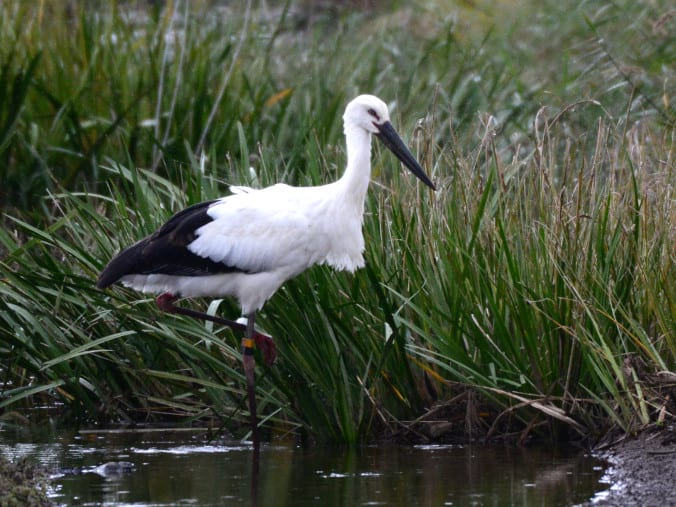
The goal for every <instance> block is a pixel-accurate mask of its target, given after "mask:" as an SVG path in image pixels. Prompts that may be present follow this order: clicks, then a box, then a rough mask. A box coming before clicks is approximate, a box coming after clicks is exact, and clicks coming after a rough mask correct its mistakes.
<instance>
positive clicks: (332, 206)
mask: <svg viewBox="0 0 676 507" xmlns="http://www.w3.org/2000/svg"><path fill="white" fill-rule="evenodd" d="M343 119H344V129H345V138H346V142H347V168H346V169H345V173H344V174H343V176H342V177H341V178H340V179H339V180H338V181H336V182H334V183H330V184H328V185H322V186H317V187H292V186H289V185H285V184H277V185H273V186H270V187H267V188H263V189H260V190H255V189H250V188H248V187H231V190H232V192H233V193H232V194H231V195H228V196H227V197H223V198H221V199H218V200H215V201H210V202H208V203H202V204H198V205H195V206H192V207H190V208H187V209H186V210H184V211H182V212H180V213H178V214H177V215H175V216H174V217H172V219H170V220H169V221H168V222H167V224H165V225H164V226H163V227H162V228H160V229H159V230H158V231H157V232H156V233H155V234H153V235H152V236H149V237H147V238H144V239H143V240H141V241H139V242H138V243H136V244H135V245H132V246H131V247H129V248H128V249H126V250H124V251H123V252H121V253H120V254H118V256H116V257H115V258H114V259H113V260H112V261H111V262H110V264H109V265H108V266H107V267H106V268H105V269H104V271H103V272H102V273H101V276H100V277H99V282H98V286H99V287H107V286H108V285H110V284H112V283H114V282H116V281H120V282H121V283H123V284H124V285H127V286H130V287H133V288H134V289H137V290H140V291H143V292H151V293H160V294H164V293H168V295H169V296H170V297H172V298H175V297H198V296H210V297H222V296H233V297H236V298H237V299H238V300H239V303H240V305H241V308H242V312H243V314H244V315H246V316H248V317H249V318H250V319H251V320H253V316H254V314H255V312H256V311H257V310H259V309H260V308H261V307H262V306H263V304H264V303H265V301H267V300H268V299H269V298H270V297H271V296H272V295H273V294H274V293H275V291H276V290H277V289H279V287H280V286H281V285H282V284H283V283H284V282H285V281H286V280H289V279H290V278H293V277H294V276H296V275H298V274H299V273H301V272H302V271H304V270H305V269H307V268H308V267H310V266H313V265H315V264H329V265H330V266H332V267H334V268H336V269H338V270H347V271H354V270H355V269H358V268H361V267H362V266H363V265H364V257H363V251H364V238H363V235H362V219H363V213H364V200H365V196H366V191H367V188H368V184H369V180H370V175H371V136H372V135H376V136H378V137H379V138H380V139H381V140H382V141H383V142H384V144H385V145H386V146H387V147H388V148H390V149H391V150H392V151H393V152H394V153H395V155H396V156H397V157H398V158H399V159H400V160H401V161H402V162H403V163H404V164H405V165H406V166H407V167H408V168H409V169H410V170H411V171H412V172H413V173H414V174H415V175H416V176H417V177H418V178H420V179H421V180H422V181H423V182H424V183H425V184H426V185H428V186H429V187H431V188H434V185H433V184H432V182H431V181H430V180H429V178H428V177H427V176H426V175H425V173H424V171H423V170H422V168H421V167H420V166H419V164H418V163H417V162H416V160H415V158H414V157H413V156H412V155H411V153H410V152H409V151H408V149H407V148H406V147H405V145H404V144H403V143H402V141H401V139H400V138H399V136H398V135H397V134H396V132H395V130H394V128H393V127H392V125H391V123H390V121H389V113H388V109H387V106H386V105H385V103H384V102H383V101H382V100H380V99H378V98H377V97H374V96H372V95H360V96H359V97H357V98H355V99H354V100H353V101H351V102H350V103H349V104H348V106H347V108H346V110H345V114H344V116H343Z"/></svg>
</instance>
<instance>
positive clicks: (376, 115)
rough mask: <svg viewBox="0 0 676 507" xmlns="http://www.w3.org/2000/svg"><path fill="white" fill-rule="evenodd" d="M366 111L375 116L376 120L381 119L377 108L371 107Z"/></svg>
mask: <svg viewBox="0 0 676 507" xmlns="http://www.w3.org/2000/svg"><path fill="white" fill-rule="evenodd" d="M366 112H367V113H368V114H370V115H371V116H373V117H374V118H375V119H376V120H380V116H378V113H376V110H375V109H369V110H368V111H366Z"/></svg>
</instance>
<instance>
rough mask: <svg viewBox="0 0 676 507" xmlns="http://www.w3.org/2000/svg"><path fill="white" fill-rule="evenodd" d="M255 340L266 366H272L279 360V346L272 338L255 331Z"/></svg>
mask: <svg viewBox="0 0 676 507" xmlns="http://www.w3.org/2000/svg"><path fill="white" fill-rule="evenodd" d="M253 339H254V342H255V343H256V347H257V348H258V350H259V351H260V352H261V355H262V356H263V361H265V364H267V365H268V366H272V365H273V364H274V362H275V361H276V360H277V345H275V341H274V340H273V339H272V336H270V335H267V334H263V333H259V332H258V331H254V335H253Z"/></svg>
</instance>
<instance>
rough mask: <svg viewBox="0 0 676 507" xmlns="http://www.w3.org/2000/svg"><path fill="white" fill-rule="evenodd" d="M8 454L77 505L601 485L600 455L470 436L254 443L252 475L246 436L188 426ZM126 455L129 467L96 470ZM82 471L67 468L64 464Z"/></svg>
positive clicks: (500, 495)
mask: <svg viewBox="0 0 676 507" xmlns="http://www.w3.org/2000/svg"><path fill="white" fill-rule="evenodd" d="M0 452H2V453H3V454H4V455H5V456H7V457H8V458H10V459H16V458H18V457H20V456H30V457H31V458H32V459H34V460H36V461H39V462H40V463H41V464H42V465H44V466H46V467H48V468H49V469H51V470H53V471H54V475H53V482H52V484H53V491H52V496H53V499H54V501H55V502H57V504H59V505H69V506H70V505H82V506H98V505H105V506H131V505H133V506H138V507H149V506H186V505H190V506H221V505H260V506H275V507H281V506H293V507H303V506H321V507H328V506H346V507H347V506H350V507H352V506H371V505H387V506H402V507H403V506H406V507H410V506H416V505H420V506H442V505H463V506H464V505H477V506H483V505H490V506H495V505H547V506H557V505H560V506H566V505H575V504H577V503H580V502H584V501H586V500H588V499H589V498H591V497H592V496H594V494H595V493H597V492H598V491H601V490H604V489H607V488H608V485H607V484H603V483H602V482H601V478H602V476H603V472H604V466H603V463H601V462H599V461H598V460H596V459H594V458H592V457H590V456H589V455H586V454H584V453H580V452H578V451H575V452H574V451H572V450H566V449H548V448H542V447H539V448H530V449H523V448H521V449H517V448H513V447H478V446H476V447H475V446H441V445H430V446H394V445H391V446H382V445H379V446H369V447H363V448H360V449H358V450H353V451H348V450H346V449H342V448H338V447H309V448H303V447H300V446H297V445H294V444H293V443H290V442H279V443H274V442H273V443H268V444H264V445H263V447H262V449H261V457H260V474H259V476H258V479H257V483H255V484H252V481H251V457H252V452H251V447H250V445H248V444H246V443H242V442H227V441H213V442H210V441H208V440H206V439H205V434H204V433H203V432H195V431H190V432H187V431H171V430H161V431H143V432H140V431H133V432H130V431H121V432H106V431H102V432H96V431H95V432H80V433H63V434H61V435H59V436H58V437H55V438H52V439H50V440H48V441H44V442H40V443H34V442H33V443H21V442H18V441H13V442H10V441H8V439H4V440H3V437H2V435H0ZM108 462H126V463H130V464H131V466H132V467H133V468H132V469H131V471H128V470H127V471H125V470H120V473H115V471H114V470H113V472H112V473H110V470H104V469H102V468H101V465H103V464H104V463H108ZM74 471H75V472H81V473H78V474H73V473H72V472H74Z"/></svg>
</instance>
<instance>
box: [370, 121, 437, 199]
mask: <svg viewBox="0 0 676 507" xmlns="http://www.w3.org/2000/svg"><path fill="white" fill-rule="evenodd" d="M376 127H378V129H379V132H378V133H377V134H376V136H377V137H378V139H380V140H381V141H382V142H383V144H384V145H385V146H387V147H388V149H389V150H390V151H391V152H392V153H394V154H395V155H396V156H397V158H398V159H399V160H401V162H402V163H403V164H404V165H405V166H406V167H408V169H409V171H411V172H412V173H413V174H415V175H416V176H417V177H418V178H419V179H420V181H422V182H423V183H424V184H425V185H427V186H428V187H430V188H431V189H432V190H436V189H437V188H436V187H435V186H434V183H432V181H431V180H430V179H429V178H428V177H427V175H426V174H425V171H423V168H422V167H420V164H419V163H418V161H417V160H416V159H415V157H414V156H413V154H411V152H410V151H409V149H408V148H407V147H406V145H405V144H404V141H402V140H401V137H399V134H397V131H396V130H394V127H393V126H392V124H391V123H390V122H389V121H386V122H385V123H383V124H382V125H376Z"/></svg>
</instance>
